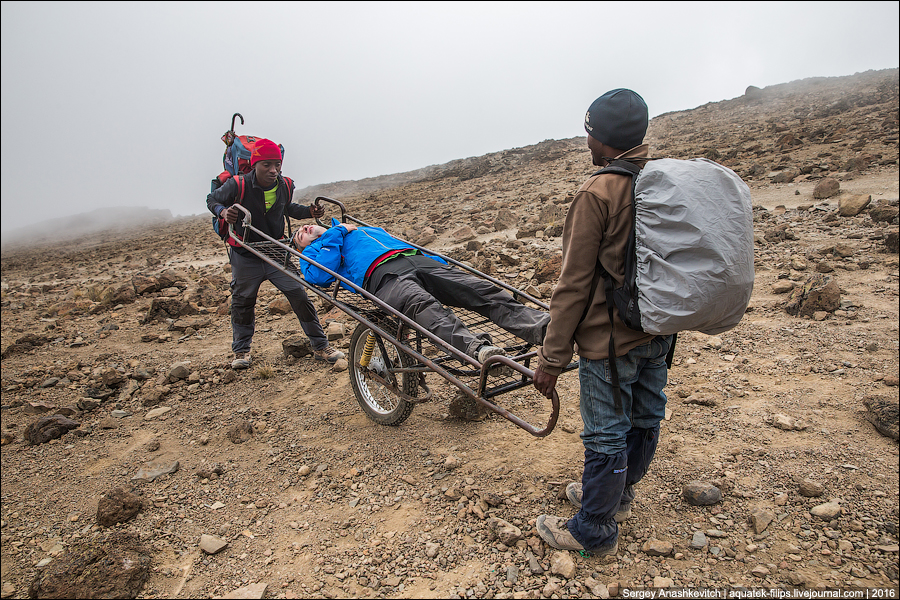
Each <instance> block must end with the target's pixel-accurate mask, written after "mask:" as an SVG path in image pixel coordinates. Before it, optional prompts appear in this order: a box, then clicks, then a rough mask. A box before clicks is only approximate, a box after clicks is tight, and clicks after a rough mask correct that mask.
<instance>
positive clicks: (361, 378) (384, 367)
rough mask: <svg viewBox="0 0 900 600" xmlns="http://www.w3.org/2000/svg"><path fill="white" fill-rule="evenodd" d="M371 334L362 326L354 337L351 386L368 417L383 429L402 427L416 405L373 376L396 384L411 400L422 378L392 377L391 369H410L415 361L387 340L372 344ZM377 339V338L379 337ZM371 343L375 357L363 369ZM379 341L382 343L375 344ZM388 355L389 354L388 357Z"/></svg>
mask: <svg viewBox="0 0 900 600" xmlns="http://www.w3.org/2000/svg"><path fill="white" fill-rule="evenodd" d="M371 331H372V330H371V329H369V328H368V327H366V326H365V325H363V324H362V323H360V324H359V325H357V327H356V329H355V330H354V331H353V335H352V336H351V337H350V360H349V363H350V385H351V387H352V388H353V393H354V394H355V395H356V400H357V402H359V405H360V407H362V409H363V411H364V412H365V413H366V416H367V417H369V418H370V419H372V420H373V421H375V422H376V423H380V424H382V425H399V424H400V423H402V422H403V421H405V420H406V419H407V417H409V415H410V413H412V409H413V403H412V402H408V401H407V400H404V399H403V398H401V397H400V396H398V395H397V394H395V393H394V391H393V390H392V389H390V388H389V387H387V386H385V385H384V384H382V383H380V382H379V381H378V380H377V379H375V378H373V377H372V376H377V377H380V378H381V379H383V380H385V381H387V382H389V383H390V384H393V385H394V386H396V387H397V388H398V389H400V390H401V391H402V392H403V393H404V394H406V395H408V396H415V393H416V389H417V388H418V374H416V373H397V374H394V373H391V372H390V371H389V370H388V367H389V366H393V367H394V368H398V367H408V366H411V365H412V364H414V363H413V359H412V358H411V357H410V356H409V355H408V354H406V353H405V352H402V351H401V350H400V349H399V348H397V346H395V345H394V344H392V343H391V342H389V341H387V340H385V339H383V338H381V339H380V340H375V339H372V340H370V339H369V333H370V332H371ZM373 336H376V337H377V335H376V334H373ZM399 339H402V338H399ZM367 341H368V342H369V343H370V344H372V347H371V357H370V358H369V360H368V366H362V365H363V364H364V363H365V361H364V355H365V353H366V342H367ZM376 341H378V342H380V343H373V342H376ZM384 351H387V354H388V355H387V356H385V354H384Z"/></svg>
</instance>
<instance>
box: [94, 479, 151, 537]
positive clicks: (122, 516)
mask: <svg viewBox="0 0 900 600" xmlns="http://www.w3.org/2000/svg"><path fill="white" fill-rule="evenodd" d="M143 506H144V503H143V501H142V500H141V497H140V496H136V495H135V494H132V493H131V492H129V491H127V490H125V489H122V488H116V489H114V490H110V491H109V492H106V493H105V494H103V495H102V496H100V501H99V502H97V524H98V525H100V526H102V527H112V526H113V525H115V524H116V523H124V522H125V521H128V520H130V519H133V518H134V517H135V516H136V515H137V514H138V513H139V512H141V509H142V508H143Z"/></svg>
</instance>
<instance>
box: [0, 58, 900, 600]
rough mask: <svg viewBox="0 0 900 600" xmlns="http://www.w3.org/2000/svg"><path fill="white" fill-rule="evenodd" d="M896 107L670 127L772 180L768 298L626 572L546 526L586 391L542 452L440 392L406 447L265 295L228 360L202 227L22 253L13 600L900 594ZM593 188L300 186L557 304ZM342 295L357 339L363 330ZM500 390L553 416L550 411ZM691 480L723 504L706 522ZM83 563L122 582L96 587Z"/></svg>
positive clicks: (547, 157)
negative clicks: (291, 351)
mask: <svg viewBox="0 0 900 600" xmlns="http://www.w3.org/2000/svg"><path fill="white" fill-rule="evenodd" d="M898 105H900V103H898V71H897V70H896V69H893V70H888V71H879V72H867V73H861V74H857V75H854V76H851V77H844V78H829V79H824V78H823V79H813V80H803V81H798V82H792V83H788V84H783V85H779V86H773V87H771V88H765V89H762V90H758V89H756V88H752V87H751V88H748V90H747V93H746V94H745V95H744V96H742V97H740V98H736V99H734V100H728V101H723V102H718V103H714V104H708V105H705V106H702V107H699V108H697V109H694V110H690V111H683V112H678V113H669V114H666V115H662V116H660V117H657V118H655V119H654V120H653V121H652V122H651V128H650V134H649V138H650V142H651V155H652V156H671V157H676V158H687V157H691V156H707V157H709V158H712V159H714V160H717V161H719V162H721V163H723V164H725V165H727V166H729V167H731V168H732V169H734V170H735V171H736V172H738V174H740V175H741V176H742V177H744V178H745V180H746V181H747V182H748V184H749V185H750V187H751V191H752V193H753V198H754V205H755V222H756V229H757V231H756V242H757V243H756V259H757V279H756V284H755V288H754V294H753V298H752V301H751V306H750V308H749V310H748V312H747V314H746V316H745V318H744V320H743V321H742V322H741V324H740V325H739V326H738V327H736V328H735V329H733V330H731V331H728V332H726V333H723V334H721V335H719V336H715V337H710V336H706V335H702V334H696V333H686V334H683V335H682V336H681V337H680V339H679V343H678V349H677V351H676V358H675V365H674V367H673V369H672V370H671V372H670V381H669V386H668V387H667V395H668V397H669V406H668V408H669V410H668V415H667V418H666V420H665V421H664V423H663V431H662V435H661V441H660V446H659V449H658V452H657V455H656V459H655V461H654V463H653V466H652V468H651V471H650V473H649V474H648V475H647V477H645V479H644V480H643V481H642V482H641V483H640V484H639V485H638V488H637V489H638V499H637V501H636V504H635V507H634V514H633V516H632V517H631V519H629V520H628V521H626V522H625V523H624V524H623V525H622V527H621V538H620V545H619V553H618V555H617V556H616V557H614V558H609V557H608V558H604V559H598V558H596V557H589V556H580V555H578V554H575V553H558V552H555V551H553V550H552V549H551V548H549V547H548V546H547V545H546V544H544V543H543V542H541V541H540V539H539V538H538V537H537V534H536V532H535V530H534V519H535V518H536V517H537V516H538V515H540V514H542V513H550V514H556V515H560V516H568V515H571V514H572V513H573V512H574V509H573V508H572V507H571V506H569V505H568V504H567V502H566V501H565V500H564V498H562V497H561V495H560V491H561V490H562V489H563V488H564V486H565V483H566V482H567V481H571V480H578V479H579V478H580V467H581V464H582V457H583V449H582V446H581V442H580V440H579V437H578V433H579V431H580V429H581V421H580V416H579V412H578V381H577V376H576V375H575V374H573V373H570V374H567V375H565V376H564V377H562V378H561V380H560V386H559V391H560V398H561V401H562V410H561V416H560V422H559V425H558V426H557V427H556V429H555V430H554V431H553V433H551V434H550V435H549V436H548V437H546V438H535V437H532V436H531V435H529V434H528V433H526V432H524V431H522V430H521V429H519V428H517V427H515V426H514V425H513V424H511V423H510V422H508V421H506V420H505V419H503V418H500V417H498V416H496V415H492V416H489V417H488V418H487V419H484V420H482V421H465V420H460V419H456V418H453V417H451V416H449V414H448V402H449V399H450V397H451V396H452V390H451V389H450V387H449V385H447V384H446V383H443V382H442V381H441V380H440V379H439V378H437V376H435V375H433V374H432V375H430V376H429V380H428V383H429V385H430V386H432V387H433V389H435V398H434V399H433V400H432V401H431V402H429V403H426V404H423V405H419V406H417V407H416V409H415V410H414V412H413V413H412V415H411V416H410V418H409V419H408V420H407V421H406V422H404V423H403V424H402V425H401V426H400V427H385V426H380V425H377V424H375V423H373V422H371V421H369V420H368V419H367V418H366V417H365V416H364V414H363V413H362V411H361V410H360V408H359V406H358V405H357V403H356V401H355V398H354V395H353V392H352V390H351V387H350V382H349V380H348V373H347V371H346V370H341V368H342V367H344V368H345V366H344V365H341V366H339V367H338V368H337V369H332V368H329V367H326V366H325V365H323V364H322V363H317V362H315V361H314V360H312V358H311V357H309V356H305V357H300V358H296V357H292V356H286V355H285V354H284V352H283V350H282V341H283V340H285V339H291V338H296V337H297V336H298V335H300V334H301V333H302V332H301V331H300V328H299V325H298V323H297V322H296V320H295V319H294V318H293V316H292V315H291V314H289V313H288V314H286V312H285V306H284V303H283V301H282V300H281V297H280V294H279V293H278V292H277V290H275V289H274V288H273V287H271V286H269V285H268V284H265V285H264V286H263V289H262V291H261V294H260V300H259V303H258V305H257V306H258V310H257V333H256V338H255V343H254V352H253V354H254V364H253V367H252V368H251V369H248V370H246V371H241V372H235V371H232V370H231V369H230V367H229V363H230V359H231V355H230V352H229V344H230V337H231V332H230V326H229V323H228V317H227V313H228V277H229V275H228V265H227V260H226V258H225V255H224V252H223V250H222V245H221V242H219V240H218V238H217V237H216V236H215V235H214V234H213V232H212V231H211V227H210V222H209V219H208V218H206V217H196V218H191V219H185V220H179V221H173V222H171V223H168V224H166V225H164V226H153V227H152V228H145V229H141V230H137V231H122V230H117V231H114V232H110V233H109V234H107V235H90V236H85V237H82V238H78V239H75V240H68V241H65V240H60V239H58V238H57V239H54V240H53V241H48V242H46V243H39V244H33V245H29V246H17V247H7V246H4V249H3V254H2V363H0V365H2V383H0V385H2V411H0V419H2V434H3V446H2V510H0V539H2V547H0V552H2V554H0V556H2V563H0V564H2V567H0V568H2V596H3V597H4V598H7V597H9V598H13V597H26V596H28V595H31V596H33V597H75V596H76V595H83V596H87V595H90V594H95V595H101V594H103V593H107V594H108V596H107V597H117V596H116V594H117V593H118V594H121V595H122V596H121V597H135V596H136V597H139V598H162V597H177V598H193V597H224V596H228V597H269V598H299V597H328V598H333V597H354V596H358V597H379V598H419V597H460V598H463V597H465V598H474V597H478V598H542V597H543V598H576V597H577V598H581V597H608V596H616V595H619V596H622V595H624V594H625V590H626V589H630V588H634V587H679V588H680V587H697V588H701V587H714V588H721V589H725V588H728V589H736V588H756V587H759V588H794V587H801V588H811V589H818V588H850V587H860V588H862V587H866V588H870V587H887V588H892V589H893V590H897V586H898V569H897V564H898V563H897V561H898V492H897V490H898V444H897V406H898V387H897V386H898V362H900V361H898V249H897V232H898V220H897V214H898V208H897V205H898V201H897V198H898ZM591 172H592V167H591V165H590V160H589V155H588V152H587V149H586V145H585V141H584V138H576V139H572V140H556V141H553V140H548V141H545V142H541V143H540V144H536V145H534V146H530V147H526V148H518V149H513V150H507V151H504V152H500V153H495V154H491V155H486V156H483V157H475V158H467V159H461V160H459V161H454V162H453V163H448V164H447V165H441V166H438V167H430V168H428V169H423V170H422V171H421V172H415V173H413V174H404V176H403V177H400V176H392V177H390V178H383V179H379V178H373V179H371V180H364V181H362V182H342V183H340V184H331V185H330V186H322V187H320V188H316V189H310V190H305V191H304V192H305V195H306V196H307V197H308V198H310V199H311V198H312V197H314V195H316V194H327V195H328V196H330V197H333V198H337V199H340V200H341V201H342V202H344V203H345V204H346V205H347V207H348V210H349V211H350V212H351V213H352V214H354V215H356V216H358V217H360V218H362V219H363V220H365V221H367V222H370V223H372V224H376V225H381V226H384V227H386V228H387V229H388V230H389V231H391V232H393V233H395V234H398V235H401V236H406V237H409V238H412V239H414V240H415V241H418V242H420V243H423V244H425V243H427V244H428V245H429V247H431V248H435V249H438V250H441V251H444V252H446V253H447V254H449V255H451V256H453V257H454V258H456V259H458V260H462V261H465V262H467V263H469V264H472V265H474V266H476V267H477V268H479V269H481V270H482V271H485V272H488V273H490V274H492V275H493V276H495V277H498V278H501V279H503V280H505V281H508V282H509V283H512V284H514V285H517V286H519V287H521V288H523V289H525V288H527V289H528V290H529V291H531V292H532V293H534V294H536V295H539V296H543V297H544V298H545V299H547V300H549V295H550V293H551V291H552V287H553V284H554V283H555V274H554V265H557V264H558V260H559V254H560V240H559V237H558V236H559V231H560V226H561V223H562V220H563V219H564V216H565V211H566V207H567V206H568V203H569V202H570V201H571V198H572V194H573V193H574V191H575V190H576V189H577V188H578V186H579V185H580V183H581V182H582V181H583V180H584V179H585V178H586V177H587V176H588V175H589V174H590V173H591ZM318 304H319V306H320V309H321V310H320V316H321V319H322V321H323V322H328V323H329V331H330V332H331V335H332V336H333V338H334V342H333V343H334V344H336V345H337V346H338V347H343V348H346V345H347V342H348V335H347V334H349V332H350V331H351V330H352V327H353V320H352V319H351V318H349V317H347V316H346V315H345V314H343V313H341V312H340V311H338V310H336V309H329V307H327V306H324V305H322V303H321V302H318ZM503 401H504V402H508V403H509V405H510V406H516V407H537V408H535V409H534V412H535V415H536V416H537V417H538V418H540V417H546V414H547V408H546V407H545V406H544V404H543V403H542V402H543V399H542V398H541V397H540V396H539V395H538V394H536V392H534V391H531V390H522V391H519V392H514V393H511V394H509V395H508V397H504V398H503ZM689 482H701V483H702V484H705V485H713V486H715V487H717V488H718V489H719V490H720V492H721V494H722V498H721V500H719V501H718V502H716V503H714V504H711V505H704V506H697V505H695V504H693V503H692V502H691V501H689V499H688V497H686V495H685V487H686V484H688V483H689ZM103 557H106V559H107V560H106V561H105V562H104V561H103V560H101V559H102V558H103ZM89 564H93V565H95V566H96V565H106V566H107V567H112V568H110V569H108V570H107V571H106V572H104V574H103V575H101V576H100V579H99V580H98V579H91V578H90V577H89V576H88V575H92V576H96V575H97V572H99V571H102V569H101V568H99V567H97V568H95V569H94V570H93V571H91V570H90V569H86V568H85V565H89ZM89 571H90V572H89ZM104 586H106V587H104ZM107 588H108V589H107Z"/></svg>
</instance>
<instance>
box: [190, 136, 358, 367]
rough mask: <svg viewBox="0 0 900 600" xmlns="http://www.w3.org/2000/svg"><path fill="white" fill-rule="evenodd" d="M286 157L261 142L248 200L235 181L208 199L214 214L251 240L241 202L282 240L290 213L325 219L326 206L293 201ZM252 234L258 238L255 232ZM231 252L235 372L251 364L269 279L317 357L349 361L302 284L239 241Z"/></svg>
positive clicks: (247, 182)
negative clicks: (259, 301)
mask: <svg viewBox="0 0 900 600" xmlns="http://www.w3.org/2000/svg"><path fill="white" fill-rule="evenodd" d="M281 159H282V155H281V148H279V147H278V145H277V144H275V143H274V142H272V141H271V140H266V139H261V140H259V141H258V142H257V143H256V147H255V148H253V150H252V152H251V155H250V166H251V167H252V168H251V170H250V172H249V173H247V174H246V175H244V176H243V178H244V181H243V187H244V189H243V198H242V197H241V189H240V184H239V182H238V180H237V178H235V177H232V178H231V179H229V180H228V181H226V182H225V184H224V185H222V187H220V188H218V189H217V190H215V191H214V192H212V193H211V194H209V196H207V197H206V206H207V208H209V211H210V212H211V213H213V214H214V215H216V216H217V217H222V218H224V219H225V221H227V222H228V223H231V224H234V231H235V234H236V235H237V236H238V237H240V238H241V239H246V238H245V237H244V236H245V235H246V233H247V232H245V230H244V226H243V225H242V224H241V223H240V222H239V220H240V218H241V216H242V215H241V210H240V209H239V208H238V207H237V206H235V204H240V205H241V206H243V207H244V208H246V209H247V210H249V211H250V218H251V222H252V223H253V226H254V227H255V228H256V229H259V230H260V231H262V232H263V233H265V234H267V235H269V236H271V237H273V238H275V239H276V240H280V239H281V238H282V237H284V216H285V214H287V215H288V216H289V217H293V218H294V219H309V218H313V217H321V216H323V215H324V213H325V209H324V207H321V206H318V207H317V206H302V205H300V204H296V203H294V202H291V199H292V197H293V195H294V185H293V182H291V183H288V181H286V180H285V179H284V178H283V177H282V176H281ZM250 235H251V236H252V235H253V234H252V232H251V233H250ZM249 241H252V240H249ZM228 249H229V256H230V260H231V330H232V336H233V337H232V344H231V349H232V351H233V352H234V360H233V361H232V363H231V368H232V369H246V368H248V367H249V366H250V363H251V357H250V345H251V343H252V342H253V332H254V330H255V323H256V310H255V309H256V296H257V294H258V292H259V286H260V285H262V282H263V281H267V280H268V281H270V282H271V283H272V285H274V286H275V287H276V288H278V289H279V290H281V292H282V293H283V294H284V295H285V297H286V298H287V299H288V302H290V304H291V308H292V309H293V310H294V313H295V314H296V315H297V319H299V321H300V326H301V327H302V328H303V331H304V333H306V336H307V337H308V338H309V341H310V343H311V344H312V347H313V356H314V357H315V358H316V359H317V360H323V361H327V362H330V363H334V362H336V361H337V360H338V359H340V358H343V356H344V353H343V352H340V351H338V350H335V349H334V348H332V347H331V345H330V344H329V343H328V338H327V337H326V336H325V332H324V331H323V330H322V325H321V324H320V323H319V317H318V316H317V315H316V309H315V307H314V306H313V303H312V302H311V301H310V299H309V297H308V296H307V295H306V291H305V290H304V289H303V286H302V285H301V284H300V283H298V282H297V281H296V280H295V279H293V278H292V277H290V276H288V275H287V274H285V273H284V272H282V271H280V270H279V269H276V268H275V267H273V266H272V265H270V264H269V263H267V262H265V261H264V260H262V259H261V258H259V257H258V256H256V255H254V254H253V253H251V252H250V251H248V250H246V249H245V248H242V247H240V246H239V245H237V244H235V243H230V244H229V247H228Z"/></svg>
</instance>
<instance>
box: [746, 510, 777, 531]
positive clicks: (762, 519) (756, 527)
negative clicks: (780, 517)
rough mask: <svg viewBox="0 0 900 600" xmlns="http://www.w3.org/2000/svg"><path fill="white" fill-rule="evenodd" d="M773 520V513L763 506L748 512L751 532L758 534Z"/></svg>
mask: <svg viewBox="0 0 900 600" xmlns="http://www.w3.org/2000/svg"><path fill="white" fill-rule="evenodd" d="M774 520H775V515H774V514H772V512H771V511H769V510H766V509H764V508H755V509H753V512H751V513H750V526H751V527H753V533H755V534H757V535H759V534H760V533H762V532H763V531H765V530H766V528H767V527H768V526H769V524H770V523H772V521H774Z"/></svg>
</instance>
